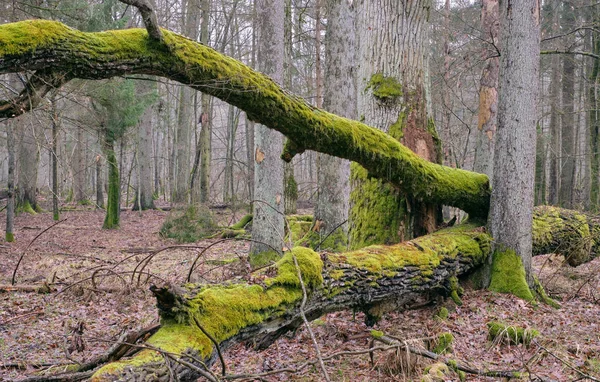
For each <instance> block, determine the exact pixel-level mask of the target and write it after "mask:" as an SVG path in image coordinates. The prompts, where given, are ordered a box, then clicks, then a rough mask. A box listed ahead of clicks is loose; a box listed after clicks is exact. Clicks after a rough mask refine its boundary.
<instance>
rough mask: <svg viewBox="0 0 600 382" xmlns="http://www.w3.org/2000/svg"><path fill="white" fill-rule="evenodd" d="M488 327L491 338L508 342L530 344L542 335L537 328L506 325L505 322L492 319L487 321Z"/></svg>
mask: <svg viewBox="0 0 600 382" xmlns="http://www.w3.org/2000/svg"><path fill="white" fill-rule="evenodd" d="M487 327H488V338H489V339H490V340H492V341H493V340H496V339H497V338H499V339H500V341H503V342H504V343H508V344H514V345H516V344H524V345H526V346H528V345H529V344H530V343H531V341H532V340H533V339H534V338H535V337H537V336H539V335H540V332H538V331H537V330H535V329H524V328H520V327H518V326H510V325H505V324H503V323H500V322H497V321H492V322H488V323H487Z"/></svg>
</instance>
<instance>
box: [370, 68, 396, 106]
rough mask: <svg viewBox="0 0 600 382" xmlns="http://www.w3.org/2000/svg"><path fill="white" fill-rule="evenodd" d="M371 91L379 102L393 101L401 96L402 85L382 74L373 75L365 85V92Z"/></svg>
mask: <svg viewBox="0 0 600 382" xmlns="http://www.w3.org/2000/svg"><path fill="white" fill-rule="evenodd" d="M369 89H371V91H372V92H373V96H374V97H375V98H377V99H378V100H380V101H388V102H391V101H394V100H396V99H397V98H398V97H401V96H402V94H403V93H402V84H400V82H399V81H398V80H397V79H396V78H394V77H386V76H384V75H383V73H375V74H373V75H372V76H371V79H370V80H369V82H368V83H367V88H366V90H369Z"/></svg>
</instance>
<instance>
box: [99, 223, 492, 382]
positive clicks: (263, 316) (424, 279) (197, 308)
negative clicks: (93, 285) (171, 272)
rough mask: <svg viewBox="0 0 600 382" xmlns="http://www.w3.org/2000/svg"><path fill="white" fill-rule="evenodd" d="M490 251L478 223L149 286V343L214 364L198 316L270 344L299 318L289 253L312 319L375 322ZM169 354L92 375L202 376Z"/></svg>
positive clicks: (225, 333)
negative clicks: (236, 275) (152, 322)
mask: <svg viewBox="0 0 600 382" xmlns="http://www.w3.org/2000/svg"><path fill="white" fill-rule="evenodd" d="M489 251H490V238H489V236H488V235H487V234H486V233H485V231H484V230H483V229H481V228H477V227H476V226H474V225H467V226H459V227H453V228H449V229H446V230H443V231H438V232H436V233H433V234H431V235H428V236H424V237H421V238H418V239H415V240H413V241H410V242H405V243H401V244H397V245H394V246H372V247H368V248H365V249H362V250H358V251H354V252H348V253H342V254H330V255H328V256H324V257H323V258H322V257H321V256H320V255H319V254H317V253H315V252H313V251H312V250H310V249H308V248H300V247H296V248H294V249H293V250H292V251H290V252H287V253H286V254H285V255H284V257H283V258H282V259H281V260H280V261H279V262H278V263H276V264H275V265H274V266H272V267H270V268H267V269H263V270H261V271H259V272H258V273H255V274H253V276H252V278H251V280H249V281H248V282H244V283H232V284H227V285H218V286H202V285H186V286H185V287H177V286H164V287H161V288H156V287H155V288H152V291H153V293H154V294H155V295H156V298H157V301H158V308H159V311H160V315H161V322H162V327H161V328H160V329H159V331H158V332H157V333H156V334H154V335H153V336H152V337H150V339H148V341H147V344H148V345H150V346H152V347H156V348H159V349H161V350H163V351H165V352H169V353H173V354H176V355H177V357H180V358H182V359H183V360H185V361H187V362H189V363H193V364H194V365H196V366H197V367H202V363H205V364H211V363H212V362H213V361H214V359H215V356H216V355H215V353H216V352H215V348H214V345H213V343H212V342H211V341H210V340H209V338H208V337H207V336H205V335H204V334H203V333H202V331H201V330H200V329H199V328H198V327H197V326H196V325H195V324H194V318H195V319H196V320H197V321H198V323H199V324H200V325H201V326H202V327H203V329H204V330H206V331H207V332H208V333H209V334H210V335H211V336H212V337H214V339H215V340H216V341H217V342H218V343H219V344H220V347H221V349H224V348H227V347H228V346H230V345H231V344H233V343H236V342H239V341H246V340H250V339H251V340H252V341H253V342H254V343H255V344H256V346H258V347H259V348H261V347H266V346H268V345H270V344H271V343H272V342H273V341H274V340H276V339H277V338H278V337H279V336H281V335H282V334H284V333H286V332H287V331H290V330H293V329H296V328H297V327H299V326H300V325H301V324H302V319H301V317H300V311H299V306H300V302H301V300H302V290H301V287H300V283H299V280H298V277H297V276H296V268H295V266H294V262H293V257H292V256H296V258H297V260H298V263H299V266H300V269H301V271H302V278H303V280H304V283H305V284H306V286H307V288H308V289H309V295H308V302H307V304H306V308H305V314H306V316H307V318H308V319H309V320H311V319H315V318H317V317H320V316H321V315H323V314H324V313H327V312H331V311H337V310H343V309H357V310H361V311H364V312H365V313H366V315H367V319H368V320H373V319H375V318H376V317H379V316H380V315H381V314H382V313H383V312H385V311H388V310H393V309H398V308H403V307H406V306H410V305H411V303H413V302H415V301H417V300H418V299H419V298H421V297H423V296H424V295H428V294H430V293H436V294H438V293H442V294H450V293H451V287H452V285H455V284H456V283H455V282H453V280H454V278H455V277H458V276H462V275H465V274H467V273H468V272H469V271H470V270H472V269H473V268H475V267H476V266H478V265H479V264H480V263H481V262H482V261H483V259H484V258H485V257H486V256H487V255H488V253H489ZM165 359H166V358H165V357H163V356H162V355H161V354H160V352H157V351H155V350H151V349H145V350H143V351H141V352H140V353H139V354H138V355H137V356H136V357H134V358H133V359H131V360H129V361H120V362H115V363H112V364H109V365H107V366H105V367H104V368H102V369H100V370H99V371H98V372H97V373H96V374H95V375H94V377H93V379H92V380H93V381H113V380H117V379H119V380H139V378H140V376H149V375H153V377H152V378H153V380H156V381H168V380H169V378H170V374H169V373H170V371H169V369H171V370H172V372H174V373H176V374H177V375H178V377H179V378H180V379H181V380H182V381H193V380H195V379H196V378H198V376H199V374H198V373H197V372H194V370H193V369H192V368H190V367H187V366H185V365H182V364H177V363H171V364H170V365H167V363H168V362H169V361H165Z"/></svg>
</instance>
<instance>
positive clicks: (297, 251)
mask: <svg viewBox="0 0 600 382" xmlns="http://www.w3.org/2000/svg"><path fill="white" fill-rule="evenodd" d="M293 256H296V260H298V266H299V267H300V271H301V273H302V280H303V281H304V284H305V285H306V286H307V287H312V288H314V287H317V286H319V285H321V284H322V283H323V274H322V271H323V261H322V260H321V257H320V256H319V254H318V253H316V252H315V251H313V250H311V249H310V248H303V247H294V248H292V250H291V251H288V252H286V253H285V254H284V255H283V257H282V258H281V260H279V261H278V262H277V264H276V266H277V268H278V272H277V276H276V277H274V278H272V279H268V280H267V281H266V282H265V284H266V285H267V286H271V285H287V286H292V287H297V288H299V287H300V280H299V279H298V274H297V273H298V272H297V270H296V266H295V264H294V259H293Z"/></svg>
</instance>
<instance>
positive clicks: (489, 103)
mask: <svg viewBox="0 0 600 382" xmlns="http://www.w3.org/2000/svg"><path fill="white" fill-rule="evenodd" d="M498 13H499V12H498V0H484V1H483V5H482V7H481V27H482V28H483V31H484V33H483V35H482V38H483V40H484V41H492V42H494V43H497V42H498V34H499V29H500V28H499V25H500V24H499V20H498V17H499V15H498ZM497 55H498V52H495V51H493V50H492V49H489V44H486V49H484V58H485V59H486V65H485V68H484V69H483V73H482V74H481V79H480V81H479V119H478V122H477V143H476V149H475V162H474V164H473V170H474V171H476V172H480V173H482V174H486V175H487V176H489V177H490V179H492V178H493V169H494V141H495V139H496V119H497V117H496V112H497V110H498V90H497V89H498V74H499V71H500V58H499V57H497Z"/></svg>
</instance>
